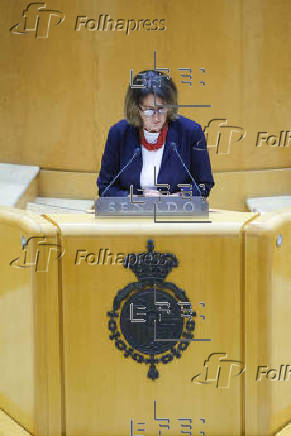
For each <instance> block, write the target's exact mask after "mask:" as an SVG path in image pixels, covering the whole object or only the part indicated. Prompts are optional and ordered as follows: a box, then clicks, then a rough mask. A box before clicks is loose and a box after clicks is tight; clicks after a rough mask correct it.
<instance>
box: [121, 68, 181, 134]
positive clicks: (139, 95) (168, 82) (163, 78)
mask: <svg viewBox="0 0 291 436" xmlns="http://www.w3.org/2000/svg"><path fill="white" fill-rule="evenodd" d="M142 83H143V84H145V86H143V87H140V88H133V87H132V86H130V85H129V87H128V89H127V93H126V96H125V100H124V115H125V118H126V119H127V121H128V122H129V123H130V124H132V125H133V126H136V127H142V119H141V117H140V115H139V105H140V104H141V103H142V99H143V98H144V97H146V96H147V95H150V94H153V95H156V96H157V97H160V98H161V99H162V100H163V102H164V103H165V104H166V105H167V104H168V105H170V107H169V109H168V112H167V121H170V120H176V119H177V118H178V113H177V112H178V107H177V105H178V93H177V87H176V85H175V83H174V81H173V80H172V79H171V78H170V77H169V76H167V75H166V74H164V73H162V72H161V71H156V70H144V71H140V72H139V73H138V74H137V75H136V76H135V77H134V79H133V85H141V84H142Z"/></svg>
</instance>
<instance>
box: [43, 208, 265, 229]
mask: <svg viewBox="0 0 291 436" xmlns="http://www.w3.org/2000/svg"><path fill="white" fill-rule="evenodd" d="M258 215H259V214H258V213H255V212H238V211H228V210H218V209H211V210H210V213H209V218H207V220H206V221H205V222H197V218H196V219H195V218H193V219H192V221H191V218H189V217H173V218H171V217H159V218H157V221H156V222H155V221H154V217H98V216H97V217H95V215H93V214H80V215H79V214H72V215H70V214H50V215H47V216H48V217H49V219H50V220H52V221H53V222H55V223H56V224H57V225H58V226H59V227H60V228H61V231H62V234H72V235H73V234H75V235H84V234H87V235H88V234H101V233H102V234H143V233H149V232H150V233H151V234H172V233H175V234H186V233H198V234H199V233H201V234H208V233H209V234H216V233H217V234H221V233H224V234H232V235H233V234H239V233H240V231H241V229H242V227H243V225H244V224H245V223H246V222H248V221H249V220H251V219H253V218H254V217H256V216H258ZM208 220H209V221H210V222H207V221H208ZM175 221H179V222H175Z"/></svg>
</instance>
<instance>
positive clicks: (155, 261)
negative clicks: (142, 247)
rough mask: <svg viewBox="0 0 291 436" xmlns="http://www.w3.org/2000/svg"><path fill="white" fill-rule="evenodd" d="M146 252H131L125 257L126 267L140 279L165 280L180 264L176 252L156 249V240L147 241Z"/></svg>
mask: <svg viewBox="0 0 291 436" xmlns="http://www.w3.org/2000/svg"><path fill="white" fill-rule="evenodd" d="M147 249H148V251H147V252H145V253H137V254H136V253H129V254H128V255H127V256H126V257H125V259H124V265H123V266H124V268H130V269H131V270H132V271H133V273H134V274H135V275H136V277H137V278H138V280H139V281H163V280H164V279H165V278H166V277H167V275H168V274H169V273H170V272H171V271H172V268H174V267H177V266H178V260H177V258H176V256H175V255H174V254H171V253H159V252H157V251H154V241H153V240H152V239H149V240H148V241H147Z"/></svg>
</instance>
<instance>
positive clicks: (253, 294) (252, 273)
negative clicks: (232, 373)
mask: <svg viewBox="0 0 291 436" xmlns="http://www.w3.org/2000/svg"><path fill="white" fill-rule="evenodd" d="M280 235H281V236H282V245H281V246H277V238H278V237H279V238H280ZM290 237H291V209H286V210H285V211H284V212H283V211H282V212H280V213H268V214H264V215H263V216H262V217H260V218H257V219H256V220H254V221H252V222H250V223H249V224H248V226H247V227H246V239H245V271H246V273H245V315H246V318H245V319H246V321H245V349H246V366H247V374H248V376H247V377H246V392H245V408H246V409H245V410H246V434H247V435H248V436H256V435H258V434H261V435H264V436H269V435H273V434H274V433H275V432H277V431H278V430H280V429H281V428H282V427H284V426H285V425H286V424H287V423H288V422H290V420H291V391H290V380H291V372H290V367H291V365H290V357H291V356H290V334H289V332H290V329H291V321H290V305H291V295H290V286H291V270H290V252H291V247H290V240H291V239H290ZM281 365H283V366H281ZM286 365H288V366H287V367H286ZM259 367H260V368H259ZM280 367H281V371H280ZM268 371H270V372H269V373H268ZM285 371H287V372H286V373H285ZM280 372H281V375H280ZM257 375H258V377H257ZM256 380H257V381H256ZM283 434H284V433H283Z"/></svg>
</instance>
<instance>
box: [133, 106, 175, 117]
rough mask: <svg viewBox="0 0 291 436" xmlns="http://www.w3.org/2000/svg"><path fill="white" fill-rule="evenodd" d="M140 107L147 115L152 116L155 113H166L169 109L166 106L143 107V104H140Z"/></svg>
mask: <svg viewBox="0 0 291 436" xmlns="http://www.w3.org/2000/svg"><path fill="white" fill-rule="evenodd" d="M139 108H140V110H141V111H142V113H143V114H144V116H145V117H152V116H153V115H154V114H158V115H164V114H165V113H166V112H167V111H168V109H167V108H164V107H160V108H159V109H143V107H142V106H139Z"/></svg>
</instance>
